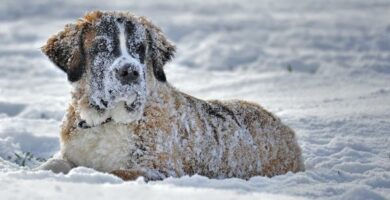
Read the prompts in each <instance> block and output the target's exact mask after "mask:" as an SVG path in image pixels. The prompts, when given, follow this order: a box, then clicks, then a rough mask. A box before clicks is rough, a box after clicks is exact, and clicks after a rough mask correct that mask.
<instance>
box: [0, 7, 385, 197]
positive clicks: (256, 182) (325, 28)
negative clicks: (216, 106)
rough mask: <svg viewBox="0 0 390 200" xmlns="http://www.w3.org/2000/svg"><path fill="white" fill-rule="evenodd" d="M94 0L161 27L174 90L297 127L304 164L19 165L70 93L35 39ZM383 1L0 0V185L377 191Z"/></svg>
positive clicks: (43, 140)
mask: <svg viewBox="0 0 390 200" xmlns="http://www.w3.org/2000/svg"><path fill="white" fill-rule="evenodd" d="M93 9H103V10H128V11H132V12H134V13H136V14H138V15H145V16H147V17H149V18H150V19H151V20H152V21H153V22H154V23H155V24H157V25H158V26H160V27H161V28H162V30H163V31H164V32H165V34H166V35H167V37H168V38H170V39H171V40H172V41H173V42H175V43H176V44H177V47H178V49H177V55H176V58H175V59H174V61H173V62H171V63H169V64H168V65H167V66H166V74H167V78H168V81H169V82H170V83H171V84H172V85H174V86H176V87H177V88H179V89H180V90H182V91H185V92H186V93H189V94H191V95H194V96H197V97H200V98H204V99H245V100H250V101H255V102H258V103H260V104H261V105H263V106H264V107H265V108H266V109H268V110H270V111H272V112H274V113H275V114H276V115H278V116H279V117H280V118H281V119H282V121H284V122H285V123H287V124H288V125H289V126H291V127H292V128H293V129H294V130H295V131H296V133H297V135H298V138H299V143H300V145H301V146H302V150H303V156H304V160H305V165H306V171H305V172H302V173H297V174H293V173H288V174H285V175H281V176H277V177H273V178H266V177H253V178H252V179H250V180H248V181H245V180H240V179H234V178H233V179H225V180H213V179H208V178H206V177H202V176H192V177H188V176H187V177H182V178H168V179H166V180H164V181H157V182H148V183H145V182H144V181H143V180H142V179H138V180H137V181H131V182H123V181H121V180H120V179H118V178H116V177H114V176H112V175H109V174H105V173H100V172H97V171H94V170H92V169H87V168H76V169H74V170H72V171H71V172H70V173H69V174H67V175H63V174H52V173H51V172H43V171H31V170H30V168H32V167H34V166H37V165H38V164H39V163H41V161H42V159H48V158H50V157H51V156H52V155H54V154H56V153H57V152H58V150H59V142H58V137H59V125H60V124H61V119H62V116H63V115H64V113H65V109H66V107H67V104H68V102H69V98H70V95H69V92H70V85H69V84H68V83H67V81H66V75H65V74H64V73H63V72H62V71H61V70H59V69H57V68H56V67H54V66H53V64H51V63H50V62H49V61H48V60H47V59H46V58H45V56H43V54H41V53H40V51H39V47H40V46H42V45H43V43H44V42H45V40H46V39H47V38H48V37H49V36H50V35H52V34H54V33H56V32H57V31H59V30H60V29H61V28H62V27H63V26H64V24H66V23H69V22H74V21H75V20H76V19H77V18H79V17H81V16H82V15H83V13H85V12H86V11H87V10H93ZM389 9H390V2H389V1H386V0H373V1H364V0H355V1H352V0H330V1H325V0H318V1H288V0H277V1H275V0H273V1H271V0H265V1H261V2H257V3H254V2H253V1H249V0H243V1H229V0H215V1H209V2H207V4H204V3H202V2H200V1H178V0H167V1H166V0H164V1H162V0H157V1H156V0H154V1H152V0H146V1H142V2H141V1H137V2H135V1H134V2H131V1H120V0H115V1H110V2H106V1H103V0H100V1H82V2H80V1H77V0H70V1H52V0H37V1H34V2H33V1H27V0H24V1H22V0H21V1H13V0H3V1H2V3H1V4H0V23H1V26H0V52H1V53H0V68H1V70H0V180H1V181H0V188H1V190H0V196H1V197H2V199H26V198H27V199H54V198H56V199H73V198H75V197H77V198H96V199H108V198H110V199H111V198H117V199H128V198H129V197H130V198H135V199H156V198H159V199H183V198H186V199H201V198H210V199H211V198H214V199H226V198H227V197H228V198H231V199H376V200H381V199H390V181H389V180H390V149H389V146H390V138H389V134H390V104H389V103H388V102H390V42H389V41H390V22H389V21H388V19H389V17H390V12H388V10H389ZM28 152H29V153H31V154H32V155H33V156H32V157H31V156H28V155H27V153H28ZM16 154H17V155H18V156H19V157H20V158H19V157H18V156H16ZM23 160H25V162H24V164H25V165H26V166H25V167H22V166H21V165H22V161H23Z"/></svg>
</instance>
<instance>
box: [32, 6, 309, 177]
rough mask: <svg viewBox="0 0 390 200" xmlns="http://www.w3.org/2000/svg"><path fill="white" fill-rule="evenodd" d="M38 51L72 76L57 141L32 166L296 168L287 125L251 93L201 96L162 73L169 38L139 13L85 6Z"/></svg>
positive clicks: (219, 173) (162, 171)
mask: <svg viewBox="0 0 390 200" xmlns="http://www.w3.org/2000/svg"><path fill="white" fill-rule="evenodd" d="M42 51H43V53H44V54H45V55H46V56H47V57H48V58H49V59H50V60H51V61H52V62H53V63H54V64H55V65H56V66H57V67H59V68H60V69H61V70H62V71H64V72H65V73H66V74H67V78H68V80H69V82H70V83H71V85H72V91H71V102H70V104H69V107H68V109H67V112H66V116H65V117H64V120H63V123H62V126H61V134H60V141H61V142H60V144H61V150H60V152H59V154H58V156H57V157H56V158H52V159H50V160H48V161H47V162H46V163H44V164H43V165H42V166H40V167H39V168H38V169H42V170H51V171H53V172H56V173H60V172H61V173H67V172H69V171H70V170H71V169H72V168H74V167H78V166H84V167H89V168H93V169H95V170H97V171H101V172H107V173H111V174H114V175H116V176H118V177H120V178H122V179H124V180H134V179H136V178H137V177H140V176H143V177H144V178H145V179H146V180H161V179H164V178H166V177H170V176H172V177H180V176H184V175H193V174H199V175H203V176H207V177H209V178H218V179H220V178H230V177H237V178H242V179H249V178H250V177H253V176H258V175H260V176H268V177H271V176H275V175H279V174H284V173H286V172H289V171H292V172H299V171H303V170H304V165H303V160H302V153H301V149H300V147H299V145H298V143H297V139H296V136H295V133H294V131H293V130H291V129H290V128H289V127H287V126H286V125H284V124H283V123H282V122H281V121H280V119H279V118H277V117H276V116H274V115H273V114H271V113H269V112H268V111H266V110H264V109H263V108H262V107H261V106H259V105H258V104H255V103H250V102H246V101H240V100H232V101H218V100H211V101H205V100H201V99H198V98H196V97H193V96H190V95H188V94H185V93H182V92H180V91H178V90H177V89H176V88H174V87H173V86H172V85H170V84H169V83H168V82H167V78H166V75H165V73H164V65H165V64H166V63H167V62H168V61H170V60H171V59H172V57H173V55H174V53H175V46H174V45H173V44H172V43H171V42H170V41H169V40H168V39H167V38H166V37H165V36H164V34H163V32H162V31H161V30H160V29H159V28H158V27H157V26H155V25H153V24H152V23H151V22H150V21H149V20H148V19H146V18H145V17H139V16H136V15H133V14H130V13H124V12H101V11H93V12H90V13H88V14H86V15H85V16H84V18H82V19H80V20H78V21H77V22H76V23H74V24H68V25H66V26H65V28H64V29H63V30H62V31H61V32H59V33H57V34H56V35H54V36H52V37H51V38H49V39H48V41H47V43H46V44H45V45H44V46H43V47H42Z"/></svg>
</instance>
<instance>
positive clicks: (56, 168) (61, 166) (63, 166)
mask: <svg viewBox="0 0 390 200" xmlns="http://www.w3.org/2000/svg"><path fill="white" fill-rule="evenodd" d="M72 168H73V167H72V164H71V163H69V162H68V161H66V160H63V159H55V158H51V159H49V160H48V161H46V162H45V163H43V164H42V165H41V166H39V167H37V168H35V169H34V170H50V171H52V172H54V173H63V174H67V173H68V172H69V171H70V170H71V169H72Z"/></svg>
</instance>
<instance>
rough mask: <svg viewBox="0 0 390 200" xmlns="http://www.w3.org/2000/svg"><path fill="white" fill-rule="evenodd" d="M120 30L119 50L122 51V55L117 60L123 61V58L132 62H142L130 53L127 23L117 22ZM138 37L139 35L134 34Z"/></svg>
mask: <svg viewBox="0 0 390 200" xmlns="http://www.w3.org/2000/svg"><path fill="white" fill-rule="evenodd" d="M115 24H116V26H117V28H118V30H119V32H118V34H119V51H120V56H119V57H118V58H117V59H116V61H115V63H116V62H121V61H123V60H127V61H128V62H131V63H133V64H140V63H139V61H137V60H136V59H135V58H134V57H133V56H131V55H130V54H129V51H128V49H127V45H126V44H127V42H128V39H129V38H127V37H126V28H125V23H124V22H115ZM132 36H133V35H132ZM134 36H135V37H136V39H138V37H139V35H138V34H135V35H134Z"/></svg>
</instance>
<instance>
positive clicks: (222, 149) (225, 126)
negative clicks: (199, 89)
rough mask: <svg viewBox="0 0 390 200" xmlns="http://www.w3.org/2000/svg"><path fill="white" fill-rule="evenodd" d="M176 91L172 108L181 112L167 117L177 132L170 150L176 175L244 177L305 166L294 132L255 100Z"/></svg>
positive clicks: (299, 168)
mask: <svg viewBox="0 0 390 200" xmlns="http://www.w3.org/2000/svg"><path fill="white" fill-rule="evenodd" d="M178 96H179V97H177V98H176V99H181V100H176V108H175V109H176V110H177V113H182V115H180V117H177V118H178V119H177V120H178V121H177V122H174V121H172V124H175V125H176V124H178V127H176V128H175V129H177V132H178V133H176V137H173V138H175V140H173V142H172V144H173V146H174V147H175V148H177V149H176V150H175V151H174V153H173V154H171V155H172V158H173V160H180V162H177V163H179V164H176V165H174V167H176V169H175V170H174V171H175V172H176V173H178V174H177V175H185V174H195V173H198V174H201V175H205V176H208V177H214V178H222V177H239V178H245V179H248V178H250V177H252V176H255V175H264V176H274V175H278V174H284V173H286V172H288V171H293V172H298V171H303V170H304V166H303V161H302V157H301V149H300V147H299V145H298V144H297V140H296V136H295V133H294V132H293V131H292V130H291V129H290V128H289V127H287V126H286V125H284V124H283V123H282V122H281V121H280V119H279V118H277V117H275V116H274V115H272V114H271V113H269V112H267V111H266V110H264V109H263V108H262V107H260V106H259V105H257V104H253V103H249V102H245V101H238V100H237V101H203V100H199V99H196V98H194V97H191V96H189V95H186V94H183V93H180V92H179V95H178ZM177 102H180V103H177ZM177 104H179V105H180V106H178V105H177ZM175 131H176V130H174V131H173V133H174V134H175ZM178 166H181V167H179V168H180V169H179V168H178Z"/></svg>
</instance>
